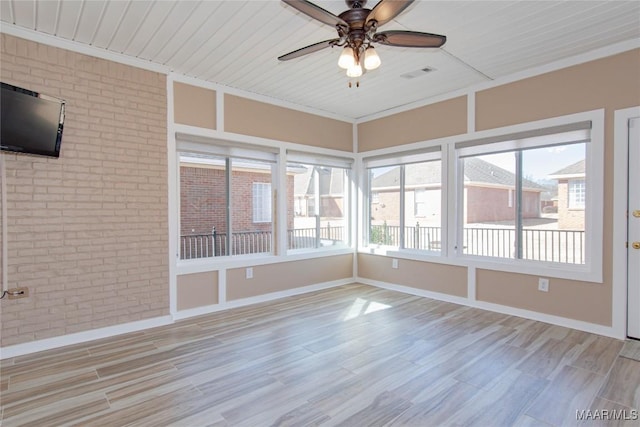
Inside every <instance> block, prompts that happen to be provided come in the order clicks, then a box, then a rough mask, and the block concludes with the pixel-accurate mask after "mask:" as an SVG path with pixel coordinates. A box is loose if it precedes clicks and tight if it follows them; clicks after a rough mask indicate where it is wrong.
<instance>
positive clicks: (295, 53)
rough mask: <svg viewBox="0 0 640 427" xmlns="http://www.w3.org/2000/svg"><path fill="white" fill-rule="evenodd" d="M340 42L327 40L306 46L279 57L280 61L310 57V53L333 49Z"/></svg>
mask: <svg viewBox="0 0 640 427" xmlns="http://www.w3.org/2000/svg"><path fill="white" fill-rule="evenodd" d="M339 40H340V39H331V40H325V41H322V42H318V43H314V44H312V45H309V46H305V47H302V48H300V49H297V50H294V51H293V52H289V53H287V54H284V55H282V56H279V57H278V59H279V60H280V61H288V60H290V59H294V58H299V57H301V56H304V55H308V54H310V53H313V52H317V51H319V50H322V49H324V48H325V47H331V46H333V45H335V44H336V43H337V42H338V41H339Z"/></svg>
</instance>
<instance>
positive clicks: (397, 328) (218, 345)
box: [0, 284, 640, 427]
mask: <svg viewBox="0 0 640 427" xmlns="http://www.w3.org/2000/svg"><path fill="white" fill-rule="evenodd" d="M622 346H623V342H622V341H618V340H614V339H610V338H605V337H602V336H598V335H593V334H589V333H585V332H579V331H575V330H571V329H567V328H563V327H558V326H552V325H548V324H545V323H540V322H535V321H532V320H526V319H522V318H517V317H513V316H507V315H502V314H496V313H491V312H486V311H482V310H478V309H473V308H469V307H463V306H458V305H455V304H451V303H446V302H439V301H434V300H430V299H427V298H421V297H415V296H410V295H406V294H402V293H398V292H393V291H388V290H384V289H378V288H374V287H370V286H365V285H358V284H354V285H348V286H342V287H338V288H334V289H329V290H324V291H319V292H314V293H310V294H305V295H301V296H297V297H291V298H286V299H281V300H278V301H273V302H269V303H263V304H257V305H252V306H248V307H243V308H238V309H233V310H228V311H225V312H219V313H215V314H211V315H207V316H202V317H198V318H194V319H190V320H187V321H183V322H179V323H176V324H174V325H170V326H166V327H161V328H156V329H150V330H146V331H142V332H137V333H131V334H126V335H121V336H118V337H115V338H109V339H104V340H99V341H94V342H90V343H86V344H81V345H74V346H70V347H65V348H62V349H56V350H51V351H47V352H42V353H38V354H33V355H27V356H22V357H16V358H14V359H8V360H3V361H2V365H1V375H0V377H1V381H0V387H1V388H0V390H1V393H2V395H1V396H2V403H1V404H2V425H3V426H6V427H9V426H18V425H20V426H39V427H40V426H50V425H52V426H54V425H55V426H57V425H78V426H122V425H140V426H154V427H155V426H165V425H176V426H227V425H229V426H263V425H264V426H268V425H278V426H284V425H292V426H303V425H345V426H368V425H376V426H379V425H392V426H395V425H408V426H442V425H476V426H503V425H504V426H511V425H517V426H537V425H573V424H576V410H589V409H592V410H595V409H599V410H603V409H607V410H609V411H611V410H616V411H626V412H624V414H626V416H627V417H630V416H632V415H633V410H637V409H638V408H639V406H640V362H638V361H635V360H631V359H628V358H625V357H622V356H620V355H619V353H620V350H621V348H622ZM618 413H621V412H618ZM625 423H626V425H634V426H638V425H639V423H638V421H631V420H627V421H621V422H619V424H625ZM615 424H616V423H608V424H606V425H615ZM586 425H599V424H598V423H597V422H595V423H594V422H593V421H591V422H589V423H587V424H586Z"/></svg>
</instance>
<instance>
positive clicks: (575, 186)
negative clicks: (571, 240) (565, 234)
mask: <svg viewBox="0 0 640 427" xmlns="http://www.w3.org/2000/svg"><path fill="white" fill-rule="evenodd" d="M549 178H552V179H556V180H558V228H559V229H561V230H584V208H585V201H586V185H585V183H586V181H585V178H586V174H585V162H584V159H583V160H580V161H579V162H576V163H574V164H572V165H569V166H567V167H565V168H563V169H560V170H559V171H556V172H554V173H552V174H551V175H550V176H549Z"/></svg>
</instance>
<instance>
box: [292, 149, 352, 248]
mask: <svg viewBox="0 0 640 427" xmlns="http://www.w3.org/2000/svg"><path fill="white" fill-rule="evenodd" d="M287 160H288V162H287V174H286V175H287V211H288V214H287V247H288V249H289V250H300V249H313V248H329V247H336V246H345V245H347V244H348V243H349V218H350V216H349V212H350V209H349V206H350V201H349V200H350V199H349V183H350V181H349V171H350V168H351V160H349V159H341V158H334V157H328V156H327V157H325V156H321V155H312V154H308V153H302V152H291V151H289V152H287Z"/></svg>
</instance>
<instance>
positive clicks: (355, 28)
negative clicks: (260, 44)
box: [278, 0, 447, 87]
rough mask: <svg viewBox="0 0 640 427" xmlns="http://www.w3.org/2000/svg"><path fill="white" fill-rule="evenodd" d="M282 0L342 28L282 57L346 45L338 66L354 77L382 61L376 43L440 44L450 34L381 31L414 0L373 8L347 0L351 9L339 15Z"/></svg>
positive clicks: (385, 1) (301, 0)
mask: <svg viewBox="0 0 640 427" xmlns="http://www.w3.org/2000/svg"><path fill="white" fill-rule="evenodd" d="M282 1H283V2H284V3H286V4H288V5H289V6H292V7H294V8H295V9H297V10H298V11H300V12H302V13H304V14H305V15H307V16H310V17H311V18H313V19H316V20H318V21H320V22H322V23H324V24H327V25H331V26H333V27H334V28H335V29H336V31H337V32H338V38H336V39H331V40H325V41H322V42H319V43H314V44H312V45H309V46H306V47H303V48H301V49H297V50H294V51H293V52H289V53H287V54H285V55H282V56H280V57H279V58H278V59H279V60H280V61H288V60H290V59H294V58H299V57H301V56H304V55H307V54H309V53H313V52H316V51H318V50H321V49H324V48H325V47H335V46H344V48H343V49H342V52H341V53H340V57H339V58H338V66H339V67H340V68H343V69H345V70H347V76H348V77H350V78H354V77H360V76H361V75H362V73H363V70H362V68H363V66H364V69H365V70H367V71H371V70H375V69H376V68H378V67H379V66H380V64H381V63H382V61H381V60H380V56H378V53H377V52H376V50H375V48H374V47H373V43H378V44H382V45H386V46H398V47H418V48H438V47H441V46H442V45H443V44H444V43H445V42H446V41H447V38H446V36H442V35H439V34H430V33H419V32H416V31H383V32H378V27H380V26H381V25H384V24H386V23H387V22H389V21H391V20H393V19H394V18H395V17H396V16H398V15H399V14H400V13H401V12H402V11H404V10H405V9H406V8H407V7H408V6H409V5H410V4H411V3H413V1H414V0H381V1H380V2H378V4H376V6H375V7H374V8H373V9H366V8H365V7H364V5H365V4H366V3H367V1H366V0H345V2H346V3H347V6H349V9H347V10H345V11H344V12H342V13H341V14H340V15H339V16H336V15H334V14H333V13H331V12H329V11H327V10H325V9H323V8H321V7H320V6H317V5H315V4H314V3H311V2H309V1H307V0H282ZM358 86H359V84H358ZM349 87H351V84H349Z"/></svg>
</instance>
